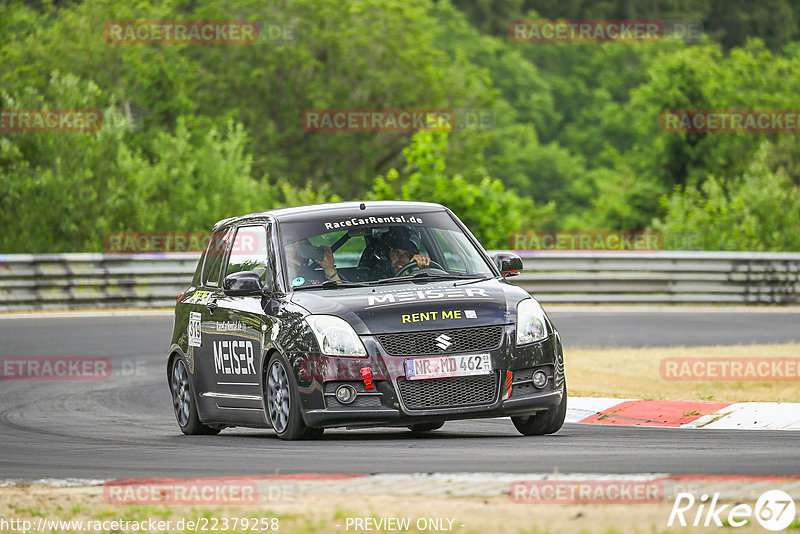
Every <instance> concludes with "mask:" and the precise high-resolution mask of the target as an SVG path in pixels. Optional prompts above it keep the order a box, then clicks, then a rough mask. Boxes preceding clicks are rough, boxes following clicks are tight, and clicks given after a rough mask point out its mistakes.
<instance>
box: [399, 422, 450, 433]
mask: <svg viewBox="0 0 800 534" xmlns="http://www.w3.org/2000/svg"><path fill="white" fill-rule="evenodd" d="M443 426H444V423H415V424H413V425H408V429H409V430H410V431H412V432H430V431H431V430H439V429H440V428H442V427H443Z"/></svg>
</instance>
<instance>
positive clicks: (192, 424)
mask: <svg viewBox="0 0 800 534" xmlns="http://www.w3.org/2000/svg"><path fill="white" fill-rule="evenodd" d="M170 376H171V379H170V383H169V386H170V390H171V391H172V406H173V408H175V418H176V419H177V420H178V426H179V427H180V428H181V432H183V433H184V434H188V435H215V434H219V432H220V430H221V429H219V428H212V427H210V426H206V425H204V424H203V423H202V422H201V421H200V417H198V415H197V405H196V404H195V402H194V399H195V396H194V388H193V387H192V379H191V377H189V372H188V371H187V370H186V364H185V363H183V360H182V359H181V358H180V357H177V358H175V361H173V362H172V372H171V373H170Z"/></svg>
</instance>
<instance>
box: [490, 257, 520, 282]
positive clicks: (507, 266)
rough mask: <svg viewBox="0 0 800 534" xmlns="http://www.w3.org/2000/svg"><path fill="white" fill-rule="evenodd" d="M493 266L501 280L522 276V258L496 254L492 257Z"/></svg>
mask: <svg viewBox="0 0 800 534" xmlns="http://www.w3.org/2000/svg"><path fill="white" fill-rule="evenodd" d="M494 264H495V265H497V268H498V269H500V274H502V275H503V278H505V277H507V276H517V275H518V274H522V258H520V257H519V256H517V255H516V254H512V253H510V252H498V253H497V254H495V256H494Z"/></svg>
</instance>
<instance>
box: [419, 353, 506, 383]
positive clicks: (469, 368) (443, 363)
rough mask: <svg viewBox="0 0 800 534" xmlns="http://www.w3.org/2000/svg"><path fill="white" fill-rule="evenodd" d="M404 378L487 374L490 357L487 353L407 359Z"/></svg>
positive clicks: (490, 370)
mask: <svg viewBox="0 0 800 534" xmlns="http://www.w3.org/2000/svg"><path fill="white" fill-rule="evenodd" d="M405 365H406V378H407V379H408V380H423V379H426V378H449V377H452V376H467V375H488V374H491V373H492V359H491V356H490V355H489V354H488V353H484V354H458V355H452V356H435V357H432V358H414V359H410V358H409V359H407V360H406V361H405Z"/></svg>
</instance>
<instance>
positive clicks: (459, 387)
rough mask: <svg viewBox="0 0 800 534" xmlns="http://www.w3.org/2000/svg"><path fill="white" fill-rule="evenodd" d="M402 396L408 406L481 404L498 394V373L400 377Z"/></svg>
mask: <svg viewBox="0 0 800 534" xmlns="http://www.w3.org/2000/svg"><path fill="white" fill-rule="evenodd" d="M397 387H398V389H399V390H400V391H399V392H400V398H401V399H402V401H403V404H405V406H406V408H408V409H409V410H431V409H436V408H455V407H467V406H481V405H485V404H491V403H493V402H494V401H495V400H496V398H497V374H496V373H492V374H490V375H478V376H457V377H453V378H436V379H428V380H406V379H404V378H400V379H398V380H397Z"/></svg>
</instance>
